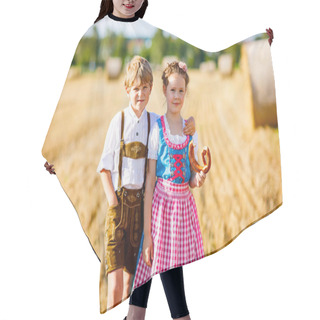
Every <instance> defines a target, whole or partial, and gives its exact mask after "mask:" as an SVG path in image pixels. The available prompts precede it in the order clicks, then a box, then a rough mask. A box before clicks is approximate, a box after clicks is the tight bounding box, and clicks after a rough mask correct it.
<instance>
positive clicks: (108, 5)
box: [95, 0, 148, 23]
mask: <svg viewBox="0 0 320 320" xmlns="http://www.w3.org/2000/svg"><path fill="white" fill-rule="evenodd" d="M147 6H148V0H102V1H101V4H100V12H99V15H98V17H97V19H96V20H95V23H96V22H97V21H99V20H101V19H102V18H103V17H105V16H106V15H107V14H108V15H111V16H112V17H113V18H120V19H133V20H134V19H135V18H143V16H144V14H145V12H146V9H147ZM129 21H130V20H129Z"/></svg>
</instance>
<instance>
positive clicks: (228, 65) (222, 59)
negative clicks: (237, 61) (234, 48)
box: [218, 53, 233, 76]
mask: <svg viewBox="0 0 320 320" xmlns="http://www.w3.org/2000/svg"><path fill="white" fill-rule="evenodd" d="M218 69H219V72H220V74H221V75H222V76H231V75H232V71H233V57H232V55H231V54H228V53H225V54H222V55H221V56H219V58H218Z"/></svg>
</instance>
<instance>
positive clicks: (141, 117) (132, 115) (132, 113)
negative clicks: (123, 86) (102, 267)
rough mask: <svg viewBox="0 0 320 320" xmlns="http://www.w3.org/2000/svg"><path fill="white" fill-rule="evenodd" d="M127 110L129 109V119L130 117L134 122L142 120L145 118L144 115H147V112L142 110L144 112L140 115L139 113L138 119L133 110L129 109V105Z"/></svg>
mask: <svg viewBox="0 0 320 320" xmlns="http://www.w3.org/2000/svg"><path fill="white" fill-rule="evenodd" d="M128 109H129V114H130V115H131V117H132V118H133V119H134V120H136V121H138V120H141V119H143V117H145V116H146V114H147V110H146V108H144V110H143V111H142V113H141V116H140V118H138V117H137V115H136V114H135V112H134V111H133V109H132V107H131V104H129V107H128Z"/></svg>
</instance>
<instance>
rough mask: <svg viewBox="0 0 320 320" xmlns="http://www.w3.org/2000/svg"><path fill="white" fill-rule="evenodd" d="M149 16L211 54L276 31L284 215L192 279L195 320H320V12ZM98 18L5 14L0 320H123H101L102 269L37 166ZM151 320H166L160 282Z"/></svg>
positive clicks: (277, 8)
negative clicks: (83, 42) (82, 44)
mask: <svg viewBox="0 0 320 320" xmlns="http://www.w3.org/2000/svg"><path fill="white" fill-rule="evenodd" d="M149 2H150V5H149V8H148V10H147V13H146V15H145V20H146V21H148V22H150V23H152V24H153V25H155V26H157V27H161V28H163V29H165V30H167V31H170V32H171V33H173V34H176V35H177V36H180V37H181V38H182V39H184V40H186V41H188V42H190V43H192V44H193V45H195V46H198V47H200V48H202V49H205V50H209V51H220V50H222V49H224V48H226V47H229V46H230V45H233V44H234V43H236V42H238V41H241V40H243V39H245V38H247V37H249V36H251V35H254V34H257V33H260V32H264V31H265V29H266V28H268V27H271V28H273V30H274V36H275V39H274V42H273V44H272V47H271V48H272V59H273V67H274V73H275V82H276V94H277V106H278V122H279V131H280V144H281V145H280V147H281V160H282V178H283V201H284V203H283V206H282V207H280V208H279V209H278V210H277V211H275V212H274V213H273V214H272V215H270V216H269V217H267V218H265V219H263V220H262V221H260V222H258V223H257V224H255V225H254V226H252V227H250V228H249V229H248V230H246V231H245V232H244V233H242V234H241V235H240V236H239V237H238V238H237V239H236V240H235V241H234V242H233V243H232V244H231V245H229V246H228V247H227V248H225V249H223V250H222V251H220V252H219V253H217V254H215V255H213V256H210V257H208V258H206V259H203V260H201V261H199V262H196V263H193V264H191V265H188V266H186V267H185V268H184V272H185V286H186V294H187V299H188V305H189V309H190V312H191V317H192V319H193V320H196V319H219V320H225V319H227V320H229V319H239V320H242V319H245V320H250V319H254V320H256V319H259V320H263V319H268V320H269V319H273V320H280V319H281V320H283V319H308V320H312V319H320V310H319V307H318V306H317V304H318V302H319V287H320V276H319V269H320V262H319V261H320V259H319V236H318V234H319V222H320V219H319V213H320V209H319V207H320V205H319V180H320V170H319V163H320V154H319V142H318V139H319V136H320V134H319V120H318V119H319V116H320V112H319V107H320V104H319V91H320V88H319V75H320V68H319V64H320V58H319V49H320V48H319V27H320V24H319V19H318V14H317V12H318V9H316V1H311V0H305V1H295V0H291V1H281V4H280V1H275V0H270V1H268V2H266V1H258V0H255V1H254V0H252V1H250V0H242V1H233V0H232V1H230V0H229V1H228V0H223V1H217V0H216V1H212V0H201V1H192V0H184V1H173V0H161V1H160V0H158V1H156V0H149ZM196 3H200V4H199V5H196ZM99 6H100V2H99V0H90V1H89V0H78V1H76V0H67V1H66V0H55V1H44V0H42V1H40V0H29V1H28V0H25V1H22V0H16V1H10V2H9V1H6V2H1V8H0V12H1V13H0V15H1V16H0V23H1V38H0V39H1V40H0V41H1V47H2V49H1V51H0V55H1V60H0V63H1V64H0V70H1V71H0V77H1V87H0V88H1V94H0V99H1V115H0V130H1V134H0V139H1V144H0V150H1V156H0V159H1V165H0V183H1V202H0V206H1V208H0V210H1V211H0V212H1V220H0V246H1V250H0V255H1V256H0V257H1V262H0V320H18V319H19V320H21V319H33V320H40V319H41V320H43V319H48V320H50V319H61V320H67V319H68V320H70V319H77V320H82V319H86V320H89V319H90V320H93V319H115V320H118V319H119V320H120V319H121V320H122V319H123V317H124V316H125V314H126V311H127V302H125V303H122V305H120V306H118V307H117V308H115V309H114V310H112V311H110V312H107V313H106V314H104V315H100V314H99V297H98V293H99V288H98V285H99V272H100V271H99V267H100V266H99V262H98V259H97V258H96V256H95V254H94V253H93V251H92V249H91V247H90V245H89V242H88V240H87V238H86V236H85V234H84V233H83V231H82V228H81V225H80V223H79V220H78V217H77V214H76V212H75V210H74V209H73V207H72V205H71V203H70V201H69V200H68V197H67V196H66V194H65V193H64V192H63V190H62V188H61V186H60V184H59V182H58V180H57V178H56V177H55V176H51V175H49V174H48V173H47V172H46V171H45V169H44V167H43V164H44V162H45V159H44V158H43V157H42V155H41V148H42V145H43V143H44V139H45V136H46V133H47V130H48V128H49V125H50V121H51V118H52V116H53V113H54V110H55V108H56V105H57V102H58V99H59V96H60V93H61V90H62V88H63V85H64V81H65V78H66V75H67V72H68V69H69V66H70V63H71V60H72V57H73V54H74V51H75V49H76V46H77V44H78V41H79V40H80V38H81V36H82V35H83V34H84V32H85V31H86V30H87V29H88V28H89V26H90V25H91V24H92V23H93V20H94V19H95V18H96V16H97V14H98V10H99ZM316 19H318V22H317V23H316ZM75 116H76V115H75ZM147 319H152V320H158V319H170V314H169V310H168V307H167V303H166V300H165V296H164V293H163V289H162V287H161V282H160V279H159V277H156V278H155V279H154V282H153V287H152V289H151V293H150V300H149V308H148V311H147Z"/></svg>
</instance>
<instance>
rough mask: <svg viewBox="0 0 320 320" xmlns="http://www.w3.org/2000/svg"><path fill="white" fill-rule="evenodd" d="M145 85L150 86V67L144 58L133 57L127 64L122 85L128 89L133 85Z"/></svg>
mask: <svg viewBox="0 0 320 320" xmlns="http://www.w3.org/2000/svg"><path fill="white" fill-rule="evenodd" d="M145 83H148V84H150V86H152V83H153V76H152V70H151V66H150V64H149V62H148V60H146V59H145V58H142V57H140V56H135V57H133V58H132V60H131V61H130V62H129V64H128V67H127V74H126V77H125V79H124V85H125V87H126V88H129V87H132V86H133V85H137V86H140V85H142V84H145Z"/></svg>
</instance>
